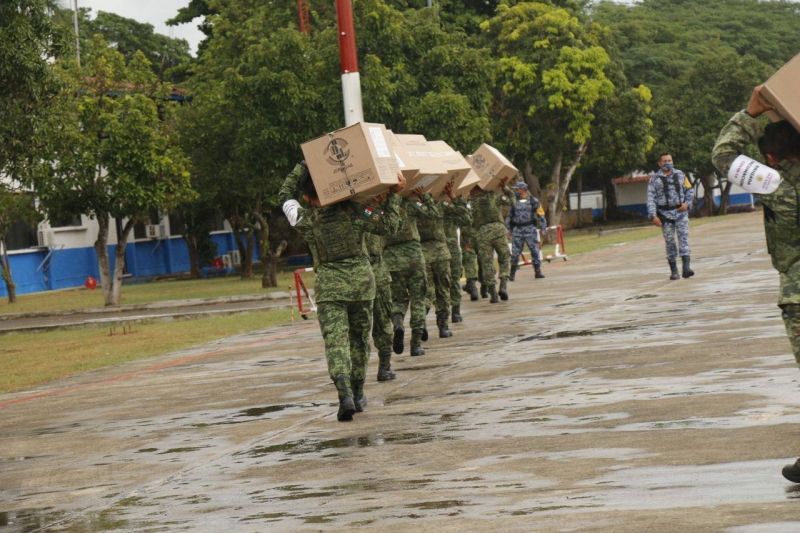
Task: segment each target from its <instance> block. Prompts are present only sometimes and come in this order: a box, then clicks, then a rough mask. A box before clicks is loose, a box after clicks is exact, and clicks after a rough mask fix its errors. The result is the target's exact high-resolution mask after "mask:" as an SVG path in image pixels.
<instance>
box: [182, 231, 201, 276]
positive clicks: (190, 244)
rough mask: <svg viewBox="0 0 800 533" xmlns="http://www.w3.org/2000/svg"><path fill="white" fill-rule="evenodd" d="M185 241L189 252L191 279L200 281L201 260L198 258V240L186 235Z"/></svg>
mask: <svg viewBox="0 0 800 533" xmlns="http://www.w3.org/2000/svg"><path fill="white" fill-rule="evenodd" d="M183 240H184V241H186V250H187V251H188V252H189V268H190V274H189V277H190V278H191V279H200V278H201V275H200V259H199V258H198V257H197V240H196V239H195V238H194V236H191V235H184V236H183Z"/></svg>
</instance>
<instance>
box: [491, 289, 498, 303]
mask: <svg viewBox="0 0 800 533" xmlns="http://www.w3.org/2000/svg"><path fill="white" fill-rule="evenodd" d="M489 292H490V294H491V295H492V297H491V298H490V299H489V303H490V304H496V303H500V299H499V298H497V288H496V287H492V288H491V289H490V290H489Z"/></svg>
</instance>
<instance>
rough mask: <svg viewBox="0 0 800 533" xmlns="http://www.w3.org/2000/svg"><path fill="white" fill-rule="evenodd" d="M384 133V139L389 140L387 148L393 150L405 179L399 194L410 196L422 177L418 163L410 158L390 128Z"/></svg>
mask: <svg viewBox="0 0 800 533" xmlns="http://www.w3.org/2000/svg"><path fill="white" fill-rule="evenodd" d="M386 133H387V137H386V140H387V141H388V142H389V149H390V150H392V151H393V152H394V156H395V159H397V166H398V168H399V170H400V173H401V174H402V175H403V177H404V178H405V179H406V186H405V188H404V189H403V190H402V191H400V196H405V197H408V196H411V190H412V189H413V188H414V187H416V186H417V183H418V182H419V181H420V180H421V179H422V177H423V176H422V175H421V174H420V173H419V170H420V169H419V165H418V164H417V162H416V159H415V158H412V157H411V156H409V155H408V151H406V149H405V147H404V146H403V144H402V143H401V142H400V140H399V139H398V138H397V136H396V135H395V134H394V132H392V130H386Z"/></svg>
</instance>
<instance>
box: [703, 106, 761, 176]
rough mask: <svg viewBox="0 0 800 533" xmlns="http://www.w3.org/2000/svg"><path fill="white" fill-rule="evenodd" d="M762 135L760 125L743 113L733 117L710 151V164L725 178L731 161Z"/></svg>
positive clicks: (740, 112)
mask: <svg viewBox="0 0 800 533" xmlns="http://www.w3.org/2000/svg"><path fill="white" fill-rule="evenodd" d="M763 134H764V130H763V128H762V127H761V124H759V123H758V121H757V120H756V119H754V118H753V117H751V116H750V115H748V114H747V113H745V112H744V111H739V112H738V113H736V114H735V115H733V116H732V117H731V119H730V120H729V121H728V123H727V124H725V127H723V128H722V131H721V132H720V133H719V137H717V142H716V144H715V145H714V149H713V150H712V151H711V162H712V163H713V164H714V167H715V168H716V169H717V170H719V171H720V172H721V173H722V175H723V176H727V175H728V170H730V168H731V164H733V160H734V159H736V158H737V157H739V154H741V153H742V152H744V149H745V147H746V146H747V145H748V144H752V143H755V142H756V141H757V140H758V138H759V137H761V136H762V135H763Z"/></svg>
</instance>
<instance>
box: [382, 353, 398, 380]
mask: <svg viewBox="0 0 800 533" xmlns="http://www.w3.org/2000/svg"><path fill="white" fill-rule="evenodd" d="M378 359H379V360H380V363H379V364H378V381H391V380H393V379H394V378H396V377H397V374H395V373H394V372H392V352H386V353H379V354H378Z"/></svg>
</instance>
